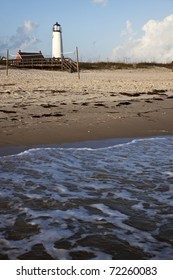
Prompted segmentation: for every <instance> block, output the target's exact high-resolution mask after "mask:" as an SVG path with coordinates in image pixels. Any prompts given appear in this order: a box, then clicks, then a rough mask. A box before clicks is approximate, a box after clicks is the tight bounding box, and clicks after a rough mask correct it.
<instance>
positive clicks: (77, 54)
mask: <svg viewBox="0 0 173 280" xmlns="http://www.w3.org/2000/svg"><path fill="white" fill-rule="evenodd" d="M76 62H77V73H78V79H80V69H79V51H78V47H76Z"/></svg>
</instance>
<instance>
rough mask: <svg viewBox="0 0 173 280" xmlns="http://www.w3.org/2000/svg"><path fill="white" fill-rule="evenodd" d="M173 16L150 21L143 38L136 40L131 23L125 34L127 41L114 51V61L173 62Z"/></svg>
mask: <svg viewBox="0 0 173 280" xmlns="http://www.w3.org/2000/svg"><path fill="white" fill-rule="evenodd" d="M172 30H173V14H172V15H169V16H167V17H165V18H164V19H163V20H162V21H157V20H149V21H148V22H147V23H146V24H145V25H144V26H143V27H142V31H143V36H141V37H139V38H136V33H135V32H134V30H133V28H132V24H131V22H129V21H128V22H127V23H126V30H125V31H124V32H123V36H125V41H124V43H123V44H122V45H120V46H118V47H116V48H114V49H113V52H112V59H113V60H128V61H129V62H140V61H146V62H153V61H155V62H161V63H164V62H171V61H172V60H173V32H172Z"/></svg>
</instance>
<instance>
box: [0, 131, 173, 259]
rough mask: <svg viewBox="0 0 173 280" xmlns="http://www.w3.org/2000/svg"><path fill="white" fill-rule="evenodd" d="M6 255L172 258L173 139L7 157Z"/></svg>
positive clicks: (1, 165) (3, 173) (0, 242)
mask: <svg viewBox="0 0 173 280" xmlns="http://www.w3.org/2000/svg"><path fill="white" fill-rule="evenodd" d="M0 259H57V260H58V259H61V260H62V259H67V260H69V259H73V260H75V259H105V260H109V259H173V137H171V136H170V137H158V138H146V139H136V140H128V141H126V143H121V144H117V145H112V146H108V147H102V148H79V147H78V148H77V147H75V148H59V147H54V148H52V147H50V148H36V149H30V150H27V151H24V152H22V153H19V154H16V155H8V156H2V157H0Z"/></svg>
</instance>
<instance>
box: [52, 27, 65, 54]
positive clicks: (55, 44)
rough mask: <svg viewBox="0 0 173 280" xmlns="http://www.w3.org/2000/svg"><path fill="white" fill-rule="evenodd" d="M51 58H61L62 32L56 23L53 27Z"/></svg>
mask: <svg viewBox="0 0 173 280" xmlns="http://www.w3.org/2000/svg"><path fill="white" fill-rule="evenodd" d="M52 57H55V58H62V57H63V44H62V30H61V25H60V24H59V23H58V22H56V23H55V24H54V25H53V34H52Z"/></svg>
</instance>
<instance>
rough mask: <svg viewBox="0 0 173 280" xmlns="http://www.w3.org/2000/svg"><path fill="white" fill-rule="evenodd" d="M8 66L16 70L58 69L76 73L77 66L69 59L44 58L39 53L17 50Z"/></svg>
mask: <svg viewBox="0 0 173 280" xmlns="http://www.w3.org/2000/svg"><path fill="white" fill-rule="evenodd" d="M8 65H9V66H12V67H18V68H39V69H59V70H66V71H68V72H70V73H73V72H77V70H78V66H77V63H76V62H74V61H73V60H72V59H71V58H64V57H62V58H45V57H44V56H43V55H42V53H41V52H39V53H27V52H21V51H20V50H19V52H18V54H17V56H16V59H9V60H8Z"/></svg>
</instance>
